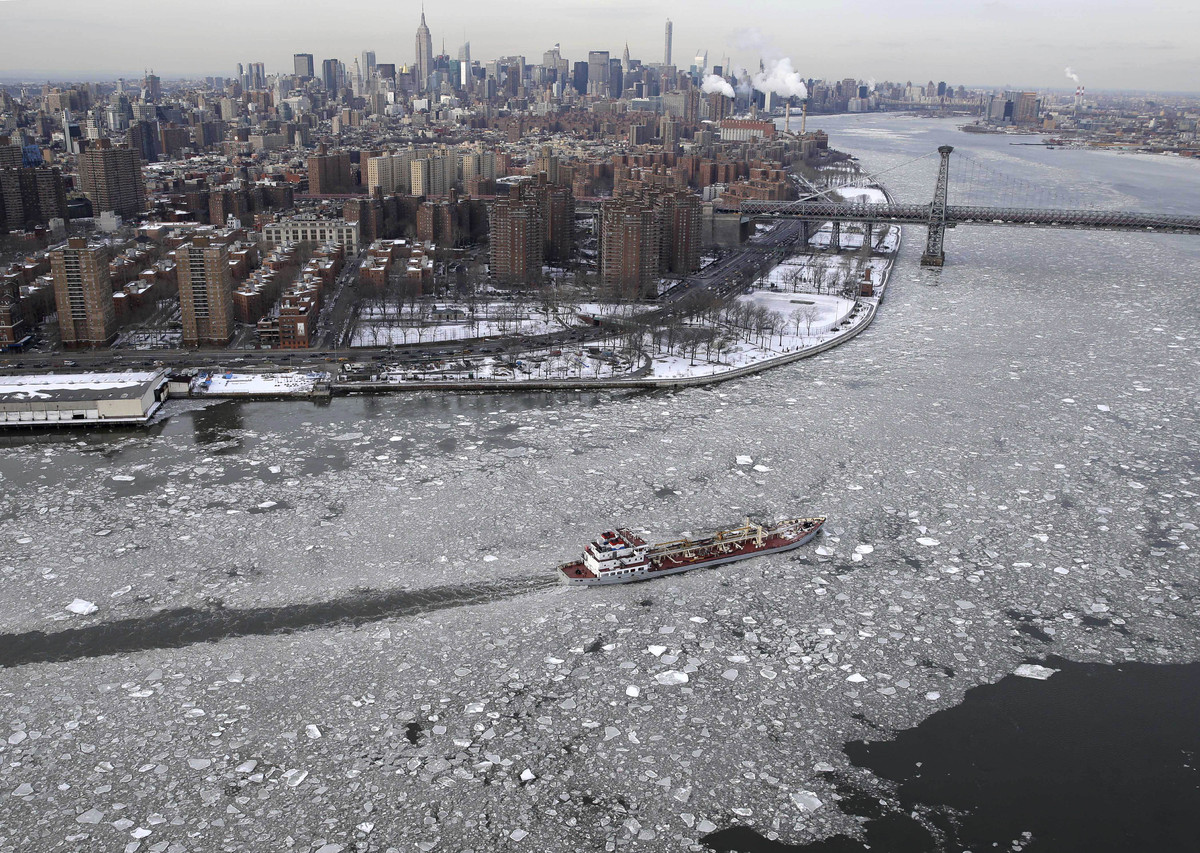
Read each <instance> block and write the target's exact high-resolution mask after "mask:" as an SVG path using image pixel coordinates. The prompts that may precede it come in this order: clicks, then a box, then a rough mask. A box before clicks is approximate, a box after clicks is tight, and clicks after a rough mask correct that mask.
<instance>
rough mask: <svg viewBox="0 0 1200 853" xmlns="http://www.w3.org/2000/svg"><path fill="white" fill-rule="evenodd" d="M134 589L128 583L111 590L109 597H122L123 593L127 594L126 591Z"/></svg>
mask: <svg viewBox="0 0 1200 853" xmlns="http://www.w3.org/2000/svg"><path fill="white" fill-rule="evenodd" d="M132 591H133V587H131V586H129V585H128V584H127V585H125V586H123V587H121V588H120V589H115V590H113V591H112V592H110V593H109V594H108V597H109V598H120V597H121V596H122V595H125V594H126V593H128V592H132Z"/></svg>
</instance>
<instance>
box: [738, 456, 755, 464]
mask: <svg viewBox="0 0 1200 853" xmlns="http://www.w3.org/2000/svg"><path fill="white" fill-rule="evenodd" d="M753 461H754V460H753V459H752V458H751V457H749V456H739V457H738V458H737V464H739V465H749V464H750V463H752V462H753Z"/></svg>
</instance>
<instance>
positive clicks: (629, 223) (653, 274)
mask: <svg viewBox="0 0 1200 853" xmlns="http://www.w3.org/2000/svg"><path fill="white" fill-rule="evenodd" d="M661 245H662V231H661V228H660V220H659V215H658V212H657V211H655V209H654V207H653V206H652V205H651V204H650V203H649V202H647V201H643V200H641V199H635V198H614V199H610V200H608V201H605V202H604V203H603V204H602V205H601V206H600V283H601V284H602V285H603V286H604V287H605V288H607V289H608V291H609V293H610V294H612V295H613V296H616V297H619V298H625V299H640V298H642V297H644V296H646V295H648V294H653V293H654V292H655V290H656V288H657V284H658V276H659V263H660V260H661Z"/></svg>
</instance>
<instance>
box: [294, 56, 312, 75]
mask: <svg viewBox="0 0 1200 853" xmlns="http://www.w3.org/2000/svg"><path fill="white" fill-rule="evenodd" d="M292 62H293V63H295V67H296V76H297V77H299V78H301V79H303V80H311V79H312V76H313V72H314V70H315V69H314V68H313V55H312V54H311V53H297V54H295V55H294V56H293V57H292Z"/></svg>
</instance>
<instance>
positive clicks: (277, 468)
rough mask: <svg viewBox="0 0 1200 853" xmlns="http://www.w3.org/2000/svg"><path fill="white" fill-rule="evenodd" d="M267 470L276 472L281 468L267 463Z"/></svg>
mask: <svg viewBox="0 0 1200 853" xmlns="http://www.w3.org/2000/svg"><path fill="white" fill-rule="evenodd" d="M267 470H268V471H270V472H271V473H272V474H278V473H279V472H280V471H282V470H283V468H281V467H280V466H278V465H268V466H267Z"/></svg>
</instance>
